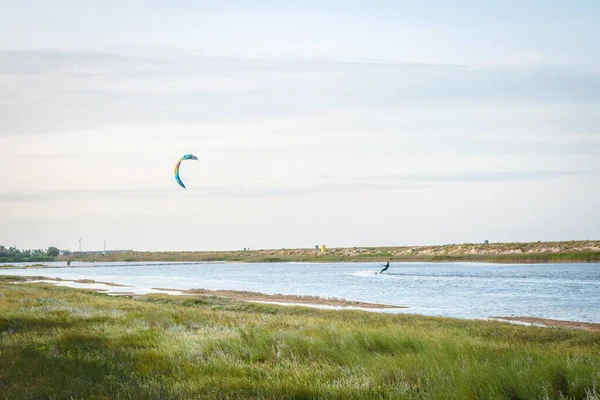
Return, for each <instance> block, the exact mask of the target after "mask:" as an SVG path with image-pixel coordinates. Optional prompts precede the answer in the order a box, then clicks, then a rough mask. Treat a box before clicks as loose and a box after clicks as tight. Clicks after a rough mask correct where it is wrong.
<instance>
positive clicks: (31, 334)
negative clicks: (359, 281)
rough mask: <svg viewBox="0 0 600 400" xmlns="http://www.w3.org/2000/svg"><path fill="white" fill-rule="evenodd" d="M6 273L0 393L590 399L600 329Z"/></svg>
mask: <svg viewBox="0 0 600 400" xmlns="http://www.w3.org/2000/svg"><path fill="white" fill-rule="evenodd" d="M12 282H13V281H11V280H10V279H9V278H7V277H5V278H3V279H2V280H0V294H1V295H0V360H2V362H0V398H3V399H37V398H54V399H83V398H94V399H214V398H219V399H310V398H315V399H316V398H320V399H384V398H390V399H391V398H394V399H440V398H444V399H464V398H486V399H504V398H536V399H538V398H539V399H546V398H547V399H554V398H556V399H559V398H572V399H598V397H599V393H598V388H600V375H599V374H598V371H600V334H599V333H597V332H588V331H579V330H571V329H563V328H560V327H558V328H542V327H528V326H514V325H510V324H508V323H505V322H499V321H468V320H459V319H450V318H436V317H426V316H416V315H410V314H402V315H389V314H378V313H369V312H364V311H331V310H317V309H312V308H308V307H283V306H277V305H269V304H254V303H247V302H243V301H238V300H235V299H229V298H225V297H221V296H206V295H203V296H198V297H195V296H191V295H188V296H182V297H177V296H166V295H147V296H142V297H136V298H128V297H113V296H107V295H105V294H99V293H94V292H89V291H83V290H79V289H73V288H65V287H55V286H52V285H49V284H40V283H38V284H33V285H19V284H14V283H12Z"/></svg>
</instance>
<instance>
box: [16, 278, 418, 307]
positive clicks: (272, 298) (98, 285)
mask: <svg viewBox="0 0 600 400" xmlns="http://www.w3.org/2000/svg"><path fill="white" fill-rule="evenodd" d="M18 278H19V279H18V280H16V281H17V282H20V283H52V284H58V283H61V282H72V283H74V284H79V285H90V287H81V286H77V285H72V286H69V285H68V284H67V285H62V286H69V287H74V288H76V289H85V290H94V291H98V292H105V293H106V294H110V295H120V296H145V295H147V294H169V295H179V296H194V295H197V296H220V297H225V298H228V299H234V300H241V301H249V302H261V303H273V304H279V303H285V304H289V305H299V306H311V305H312V306H315V305H318V306H335V307H344V308H350V307H352V308H358V309H396V308H408V307H406V306H401V305H393V304H379V303H367V302H361V301H354V300H346V299H340V298H324V297H318V296H299V295H284V294H267V293H259V292H249V291H237V290H210V289H170V288H150V291H149V292H147V293H139V292H134V291H111V290H110V288H111V287H112V288H126V287H128V286H127V285H121V284H117V283H112V282H100V281H95V280H93V279H76V280H73V279H61V278H48V277H43V276H33V277H30V276H19V277H18ZM102 286H106V288H103V287H102Z"/></svg>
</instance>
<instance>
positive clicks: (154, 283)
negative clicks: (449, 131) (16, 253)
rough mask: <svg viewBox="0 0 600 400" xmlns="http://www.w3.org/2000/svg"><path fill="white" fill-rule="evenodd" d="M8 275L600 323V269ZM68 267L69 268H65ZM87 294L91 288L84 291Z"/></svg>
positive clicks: (172, 268)
mask: <svg viewBox="0 0 600 400" xmlns="http://www.w3.org/2000/svg"><path fill="white" fill-rule="evenodd" d="M45 265H47V266H46V267H45V268H16V269H12V268H11V269H0V274H1V275H21V276H46V277H49V278H61V279H69V280H78V279H93V280H95V281H100V282H112V283H117V284H122V285H127V286H126V287H113V288H111V289H110V290H111V291H112V292H113V293H117V292H119V291H126V292H136V293H150V292H153V290H152V288H169V289H213V290H214V289H227V290H238V291H252V292H261V293H267V294H289V295H310V296H319V297H331V298H342V299H346V300H354V301H361V302H368V303H383V304H390V305H399V306H405V307H407V308H390V309H383V310H379V311H380V312H392V313H400V312H402V313H415V314H423V315H435V316H446V317H457V318H469V319H473V318H490V317H499V316H503V317H507V316H520V317H523V316H526V317H540V318H552V319H562V320H570V321H582V322H600V264H598V263H589V264H588V263H585V264H488V263H392V264H391V266H390V268H389V269H388V270H387V271H386V272H385V273H384V274H378V273H377V272H378V271H379V270H380V269H381V264H379V263H293V262H292V263H153V262H114V263H100V262H98V263H84V262H79V263H77V262H73V263H72V264H71V267H69V268H64V265H65V264H64V263H45ZM59 266H62V268H59ZM79 286H81V287H83V286H85V285H79Z"/></svg>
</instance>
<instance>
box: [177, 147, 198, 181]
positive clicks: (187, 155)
mask: <svg viewBox="0 0 600 400" xmlns="http://www.w3.org/2000/svg"><path fill="white" fill-rule="evenodd" d="M183 160H196V161H197V160H198V157H196V156H195V155H193V154H186V155H184V156H183V157H181V158H180V159H179V161H177V164H175V180H176V181H177V183H179V186H181V187H182V188H184V189H185V185H184V184H183V182H182V181H181V178H180V177H179V166H180V165H181V162H182V161H183Z"/></svg>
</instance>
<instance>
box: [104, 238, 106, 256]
mask: <svg viewBox="0 0 600 400" xmlns="http://www.w3.org/2000/svg"><path fill="white" fill-rule="evenodd" d="M104 254H106V240H105V241H104Z"/></svg>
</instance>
